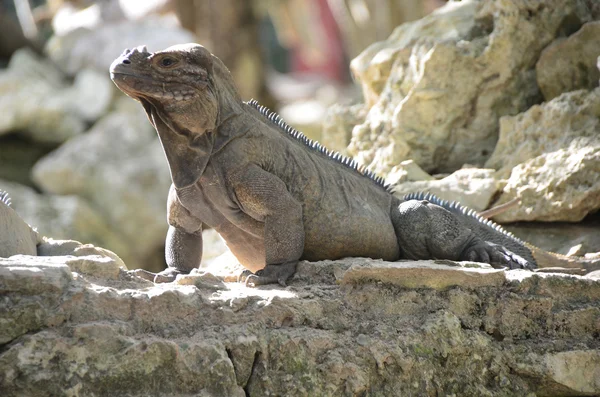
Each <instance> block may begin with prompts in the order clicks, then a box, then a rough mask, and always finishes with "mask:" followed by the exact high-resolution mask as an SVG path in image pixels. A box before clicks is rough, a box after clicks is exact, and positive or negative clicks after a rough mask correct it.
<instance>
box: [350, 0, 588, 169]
mask: <svg viewBox="0 0 600 397" xmlns="http://www.w3.org/2000/svg"><path fill="white" fill-rule="evenodd" d="M535 4H537V3H532V2H530V1H527V0H519V1H510V2H508V1H504V2H498V1H483V2H473V1H462V2H449V3H448V4H447V5H446V6H444V7H442V8H441V9H439V10H436V11H435V12H434V13H432V14H431V15H429V16H427V17H425V18H423V19H421V20H419V21H416V22H411V23H407V24H404V25H401V26H399V27H398V28H397V29H396V30H395V31H394V33H392V35H391V36H390V38H389V39H388V40H385V41H383V42H379V43H375V44H373V45H372V46H370V47H369V48H367V49H366V50H365V51H364V52H363V53H362V54H361V55H360V56H359V57H357V58H356V59H354V60H353V61H352V64H351V67H352V70H353V71H354V74H355V75H356V76H357V77H358V79H359V80H360V83H361V84H362V87H363V93H364V96H365V99H366V103H367V106H368V108H369V113H368V115H367V117H366V121H365V123H363V124H361V125H359V126H357V127H355V128H354V130H353V136H352V142H351V144H350V147H349V149H348V150H349V153H350V154H352V155H353V156H355V157H356V158H357V160H358V161H359V162H360V163H362V164H365V165H369V166H370V167H371V168H372V169H373V170H374V171H376V172H379V173H381V174H385V173H386V172H387V171H388V170H389V169H390V168H391V167H392V166H394V165H396V164H398V163H399V162H400V161H402V160H406V159H409V158H410V159H413V160H414V161H415V162H417V163H418V164H419V165H420V166H422V167H423V169H425V170H426V171H429V172H431V171H434V170H435V171H436V172H452V171H454V170H456V169H458V168H460V167H461V166H462V165H463V164H465V163H469V164H473V165H482V164H483V163H484V162H485V160H486V159H487V158H488V157H489V155H490V153H491V152H492V151H493V149H494V146H495V144H496V141H497V138H498V119H499V117H501V116H504V115H512V114H517V113H519V112H522V111H524V110H526V109H527V108H529V107H530V106H531V105H532V104H534V103H538V102H540V100H541V95H540V92H539V89H538V86H537V82H536V76H535V69H534V65H535V62H536V61H537V59H538V57H539V54H540V53H541V51H542V50H543V49H544V48H545V47H546V46H547V45H548V44H549V43H550V42H551V41H552V40H554V38H555V37H556V35H557V34H562V32H561V29H564V28H565V26H566V25H565V21H571V22H572V23H575V22H577V23H579V25H581V24H582V23H583V22H587V21H589V20H590V19H591V14H590V11H589V9H588V8H587V7H586V5H585V4H584V2H583V1H573V0H552V1H547V2H545V3H544V6H543V7H538V6H537V5H535ZM567 25H568V24H567ZM450 65H451V66H450Z"/></svg>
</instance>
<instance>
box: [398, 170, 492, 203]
mask: <svg viewBox="0 0 600 397" xmlns="http://www.w3.org/2000/svg"><path fill="white" fill-rule="evenodd" d="M494 173H495V171H494V170H493V169H480V168H463V169H460V170H458V171H456V172H454V173H453V174H451V175H449V176H447V177H445V178H443V179H440V180H427V181H413V182H404V183H400V184H398V185H396V186H395V187H394V195H395V196H396V197H399V198H402V197H404V195H406V194H408V193H414V192H429V193H433V194H434V195H436V196H438V197H439V198H441V199H443V200H448V201H451V202H452V201H457V202H459V203H461V204H462V205H465V206H467V207H469V208H471V209H474V210H475V211H483V210H485V209H487V208H488V207H489V205H490V202H491V200H492V198H493V197H494V195H495V194H496V192H497V191H498V181H497V180H496V178H495V176H494Z"/></svg>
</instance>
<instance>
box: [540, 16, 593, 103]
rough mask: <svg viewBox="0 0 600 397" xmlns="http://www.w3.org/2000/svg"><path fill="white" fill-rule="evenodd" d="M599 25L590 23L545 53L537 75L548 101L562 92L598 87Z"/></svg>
mask: <svg viewBox="0 0 600 397" xmlns="http://www.w3.org/2000/svg"><path fill="white" fill-rule="evenodd" d="M598 37H600V21H594V22H588V23H586V24H585V25H583V26H582V27H581V29H579V30H578V31H577V32H576V33H574V34H572V35H571V36H569V37H568V38H565V39H559V40H556V41H554V42H553V43H552V44H550V45H549V46H548V47H546V48H545V49H544V51H543V52H542V54H541V56H540V59H539V60H538V61H537V64H536V66H535V71H536V74H537V81H538V85H539V86H540V90H541V91H542V94H544V98H545V100H546V101H549V100H551V99H552V98H555V97H557V96H559V95H560V94H562V93H563V92H569V91H575V90H580V89H584V88H585V89H592V88H595V87H598V80H599V79H600V71H598V68H597V67H596V60H597V59H598V56H599V55H600V41H599V40H598Z"/></svg>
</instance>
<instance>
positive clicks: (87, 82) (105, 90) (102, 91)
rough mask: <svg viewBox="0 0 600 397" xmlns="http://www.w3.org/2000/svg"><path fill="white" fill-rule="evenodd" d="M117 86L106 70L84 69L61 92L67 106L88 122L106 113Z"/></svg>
mask: <svg viewBox="0 0 600 397" xmlns="http://www.w3.org/2000/svg"><path fill="white" fill-rule="evenodd" d="M114 93H115V87H114V85H113V84H112V82H111V81H110V78H109V77H108V74H107V73H106V72H105V71H102V72H100V71H97V70H95V69H83V70H81V71H79V72H78V73H77V75H75V81H74V83H73V85H72V86H71V87H69V88H68V89H67V90H65V91H63V92H62V93H61V99H62V100H63V101H64V102H65V104H66V106H67V107H68V108H70V109H72V110H73V111H74V112H75V113H76V114H77V115H78V116H80V117H81V118H82V119H83V120H85V121H87V122H93V121H96V120H97V119H98V118H99V117H100V116H102V115H104V114H105V113H106V111H107V110H108V107H109V105H110V103H111V101H112V99H113V94H114Z"/></svg>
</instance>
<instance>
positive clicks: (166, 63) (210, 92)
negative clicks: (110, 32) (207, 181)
mask: <svg viewBox="0 0 600 397" xmlns="http://www.w3.org/2000/svg"><path fill="white" fill-rule="evenodd" d="M110 76H111V79H112V80H113V82H114V83H115V84H116V85H117V87H119V89H120V90H121V91H123V92H124V93H125V94H127V95H129V96H130V97H132V98H134V99H136V100H138V101H140V102H141V103H142V105H143V107H144V109H145V110H146V114H147V115H148V118H149V119H150V122H151V123H152V125H154V128H156V131H157V132H158V135H159V137H160V140H161V142H162V145H163V148H164V150H165V154H166V156H167V160H168V162H169V166H170V168H171V177H172V179H173V183H174V184H175V186H177V187H181V186H187V185H189V184H191V183H193V182H194V181H196V180H197V179H198V178H199V177H200V175H201V174H202V172H203V170H204V167H205V166H206V163H207V161H208V157H209V156H210V154H211V152H212V151H213V150H217V149H218V146H219V145H223V144H224V143H225V142H227V141H228V140H229V139H231V136H232V134H235V132H236V131H235V129H233V128H220V127H222V126H223V125H224V124H225V123H224V121H225V120H232V119H235V118H234V117H232V116H235V115H236V114H239V113H241V112H242V110H241V106H242V101H241V99H240V97H239V94H238V91H237V88H236V87H235V84H234V82H233V79H232V77H231V75H230V73H229V70H228V69H227V67H226V66H225V65H224V64H223V63H222V62H221V60H220V59H219V58H217V57H216V56H214V55H213V54H211V53H210V51H208V50H207V49H206V48H204V47H203V46H201V45H199V44H182V45H177V46H173V47H169V48H167V49H166V50H163V51H158V52H155V53H150V52H148V50H147V49H146V47H145V46H144V47H138V48H135V49H133V50H125V51H124V52H123V54H121V56H119V57H118V58H117V59H115V61H114V62H113V63H112V65H111V66H110ZM210 132H212V133H210Z"/></svg>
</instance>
